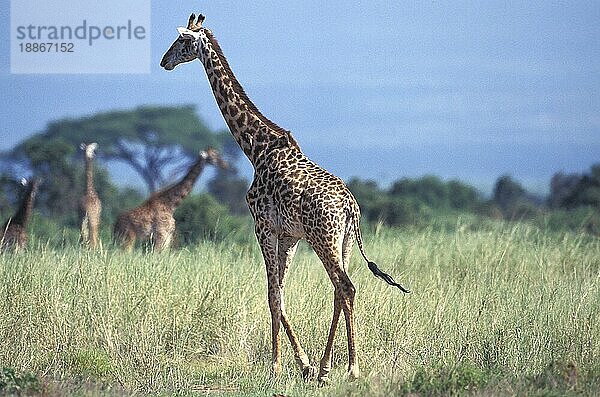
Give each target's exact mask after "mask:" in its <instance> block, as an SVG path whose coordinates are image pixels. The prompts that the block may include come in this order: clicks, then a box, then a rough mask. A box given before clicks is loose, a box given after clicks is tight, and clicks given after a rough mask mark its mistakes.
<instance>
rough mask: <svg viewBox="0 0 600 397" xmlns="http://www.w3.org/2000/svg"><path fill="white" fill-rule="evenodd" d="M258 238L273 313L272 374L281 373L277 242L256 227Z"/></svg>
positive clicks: (266, 230)
mask: <svg viewBox="0 0 600 397" xmlns="http://www.w3.org/2000/svg"><path fill="white" fill-rule="evenodd" d="M255 232H256V237H257V239H258V243H259V244H260V249H261V252H262V255H263V259H264V261H265V268H266V272H267V295H268V296H267V298H268V301H269V310H270V312H271V343H272V346H271V351H272V360H271V364H272V373H273V375H279V374H280V373H281V338H280V335H279V329H280V326H281V288H280V285H279V266H278V263H277V245H276V244H277V240H276V238H275V236H274V235H273V234H272V233H271V231H270V230H268V229H267V228H261V227H260V226H259V225H258V224H257V225H256V227H255Z"/></svg>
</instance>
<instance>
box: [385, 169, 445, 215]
mask: <svg viewBox="0 0 600 397" xmlns="http://www.w3.org/2000/svg"><path fill="white" fill-rule="evenodd" d="M389 193H390V194H391V195H392V196H397V197H400V196H403V197H414V198H416V199H417V200H418V201H421V202H422V203H424V204H426V205H428V206H429V207H431V208H447V207H448V206H449V198H448V186H447V185H446V184H445V183H444V182H443V181H442V180H441V179H440V178H438V177H437V176H433V175H425V176H423V177H422V178H419V179H411V178H402V179H400V180H399V181H396V182H394V184H392V186H391V187H390V190H389Z"/></svg>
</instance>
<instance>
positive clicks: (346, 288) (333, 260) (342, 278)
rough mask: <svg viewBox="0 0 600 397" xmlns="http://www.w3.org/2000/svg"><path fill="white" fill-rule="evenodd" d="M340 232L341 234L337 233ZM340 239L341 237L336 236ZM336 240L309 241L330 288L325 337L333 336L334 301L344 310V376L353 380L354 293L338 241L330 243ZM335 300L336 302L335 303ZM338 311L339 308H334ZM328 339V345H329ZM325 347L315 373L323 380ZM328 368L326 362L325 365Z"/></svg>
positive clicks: (327, 351) (327, 353)
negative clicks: (331, 313) (330, 313)
mask: <svg viewBox="0 0 600 397" xmlns="http://www.w3.org/2000/svg"><path fill="white" fill-rule="evenodd" d="M340 234H341V233H340ZM340 238H341V237H340ZM334 241H338V239H336V238H329V239H328V238H326V236H322V237H321V239H320V240H319V242H318V243H315V244H313V243H311V245H312V247H313V249H314V250H315V252H316V254H317V256H318V257H319V258H320V259H321V262H323V265H324V266H325V270H326V271H327V274H328V276H329V278H330V280H331V282H332V284H333V287H334V290H335V292H334V294H335V295H334V317H333V318H332V322H331V327H330V332H329V338H330V339H332V341H331V343H333V337H334V336H335V328H336V326H337V321H338V319H339V314H337V315H336V304H339V305H340V307H341V311H342V312H343V313H344V319H345V321H346V338H347V340H348V376H349V378H350V379H356V378H358V376H359V375H360V369H359V366H358V359H357V355H356V342H355V340H356V327H355V325H354V295H355V288H354V285H353V284H352V281H351V280H350V277H348V274H347V273H346V271H345V269H344V263H343V260H342V255H341V254H342V253H341V252H339V251H341V250H340V247H341V245H342V244H339V245H338V244H332V243H331V242H334ZM336 300H339V302H336ZM337 310H338V311H339V309H337ZM329 338H328V345H329ZM328 345H327V346H326V349H325V353H324V354H323V359H322V360H321V368H320V370H319V374H320V375H321V374H322V375H323V376H320V377H321V378H323V379H326V374H327V373H328V372H329V369H330V368H328V365H327V364H329V362H330V357H328V356H330V355H331V351H330V350H331V349H332V348H333V345H332V347H331V348H328ZM329 367H330V365H329Z"/></svg>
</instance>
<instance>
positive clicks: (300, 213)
mask: <svg viewBox="0 0 600 397" xmlns="http://www.w3.org/2000/svg"><path fill="white" fill-rule="evenodd" d="M194 19H195V15H194V14H192V15H191V16H190V18H189V20H188V25H187V28H177V31H178V32H179V37H178V38H177V39H176V40H175V42H174V43H173V44H172V45H171V47H170V48H169V50H168V51H167V52H166V53H165V55H164V56H163V58H162V61H161V63H160V65H161V66H162V67H164V68H165V69H166V70H172V69H173V68H175V66H177V65H178V64H180V63H184V62H190V61H192V60H194V59H199V60H200V62H202V64H203V65H204V68H205V70H206V75H207V77H208V81H209V83H210V85H211V87H212V91H213V94H214V96H215V99H216V101H217V105H218V106H219V109H220V110H221V113H222V114H223V118H224V119H225V122H226V123H227V125H228V127H229V129H230V131H231V133H232V135H233V137H234V139H235V140H236V141H237V143H238V144H239V146H240V147H241V149H242V151H243V152H244V154H245V155H246V156H247V157H248V159H249V160H250V162H251V163H252V165H253V167H254V180H253V182H252V185H251V186H250V190H249V191H248V194H247V196H246V201H247V202H248V206H249V207H250V212H251V213H252V216H253V218H254V224H255V233H256V237H257V240H258V243H259V245H260V248H261V251H262V255H263V258H264V262H265V266H266V273H267V282H268V301H269V308H270V311H271V334H272V335H271V336H272V352H273V355H272V369H273V373H274V374H278V373H279V372H280V371H281V351H280V337H279V330H280V325H281V324H283V327H284V329H285V332H286V333H287V336H288V338H289V340H290V343H291V345H292V348H293V350H294V356H295V359H296V362H297V363H298V365H299V366H300V369H301V371H302V375H303V376H304V377H312V376H313V374H314V373H315V371H316V369H315V368H314V367H313V366H311V365H310V362H309V359H308V357H307V355H306V353H305V352H304V350H303V349H302V347H301V346H300V343H299V342H298V338H297V336H296V333H295V332H294V330H293V328H292V326H291V324H290V322H289V320H288V317H287V315H286V312H285V309H284V304H283V287H284V281H285V272H286V270H287V269H288V266H289V265H290V262H291V261H292V258H293V256H294V254H295V252H296V247H297V245H298V241H299V240H300V239H301V238H305V239H306V240H307V241H308V243H309V244H310V245H311V246H312V248H313V249H314V251H315V252H316V254H317V255H318V257H319V258H320V259H321V261H322V262H323V265H324V266H325V270H326V271H327V274H328V276H329V278H330V279H331V282H332V283H333V287H334V299H333V319H332V321H331V327H330V329H329V336H328V339H327V344H326V347H325V352H324V353H323V357H322V359H321V362H320V369H319V374H318V380H319V382H325V381H326V380H327V377H328V374H329V372H330V370H331V358H332V348H333V341H334V336H335V332H336V328H337V323H338V319H339V316H340V313H341V312H343V313H344V317H345V320H346V335H347V339H348V361H349V362H348V375H349V377H350V379H354V378H356V377H358V376H359V373H360V371H359V366H358V361H357V357H356V348H355V337H356V329H355V326H354V310H353V308H354V295H355V288H354V286H353V285H352V282H351V281H350V278H349V277H348V264H349V260H350V253H351V250H352V246H353V244H354V240H355V239H356V240H357V242H358V248H359V250H360V253H361V255H362V256H363V258H364V259H365V260H366V261H367V263H368V266H369V269H370V270H371V271H372V272H373V274H374V275H375V276H378V277H380V278H382V279H383V280H385V281H386V282H387V283H388V284H390V285H393V286H396V287H398V288H400V289H401V290H402V291H404V292H408V291H407V290H406V289H404V288H403V287H402V286H401V285H400V284H397V283H396V282H395V281H394V280H393V279H392V278H391V277H390V276H389V275H387V274H386V273H384V272H382V271H381V270H379V268H378V267H377V265H376V264H375V263H373V262H371V261H369V260H368V259H367V257H366V255H365V252H364V249H363V242H362V238H361V234H360V229H359V221H360V210H359V208H358V204H357V203H356V200H355V199H354V197H353V196H352V194H351V193H350V191H349V190H348V188H347V187H346V186H345V185H344V183H343V182H342V180H341V179H339V178H337V177H336V176H334V175H332V174H330V173H329V172H327V171H325V170H324V169H323V168H321V167H319V166H318V165H317V164H315V163H314V162H312V161H311V160H309V159H308V158H307V157H306V156H305V155H304V153H302V150H301V149H300V147H299V146H298V143H297V142H296V140H295V139H294V137H293V136H292V134H291V133H290V132H289V131H286V130H284V129H283V128H281V127H279V126H277V125H276V124H275V123H273V122H272V121H271V120H269V119H268V118H266V117H265V116H264V115H263V114H262V113H261V112H260V111H259V110H258V109H257V108H256V106H255V105H254V104H253V103H252V101H250V99H249V98H248V96H247V95H246V93H245V92H244V90H243V88H242V86H241V85H240V83H239V82H238V80H237V79H236V77H235V76H234V74H233V72H232V71H231V68H230V67H229V64H228V63H227V60H226V59H225V56H224V55H223V52H222V50H221V47H220V46H219V44H218V43H217V40H216V39H215V37H214V36H213V34H212V32H211V31H210V30H208V29H206V28H204V27H202V23H203V22H204V16H202V15H200V16H199V17H198V20H197V21H196V22H194Z"/></svg>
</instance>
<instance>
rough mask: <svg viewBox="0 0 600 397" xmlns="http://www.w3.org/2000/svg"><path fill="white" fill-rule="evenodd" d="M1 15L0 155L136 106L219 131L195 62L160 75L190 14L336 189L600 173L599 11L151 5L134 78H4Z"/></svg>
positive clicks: (341, 4)
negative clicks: (182, 107)
mask: <svg viewBox="0 0 600 397" xmlns="http://www.w3.org/2000/svg"><path fill="white" fill-rule="evenodd" d="M1 3H2V5H1V7H0V10H1V11H0V23H1V25H2V28H1V29H0V51H1V52H2V54H4V56H3V57H2V61H1V62H0V101H1V102H2V104H3V105H2V108H1V110H0V137H1V140H0V150H4V149H7V148H10V147H11V146H12V145H14V144H15V143H17V142H18V141H19V140H21V139H22V138H24V137H26V136H28V135H31V134H33V133H36V132H39V131H41V130H43V128H44V127H45V125H46V123H47V122H48V121H50V120H53V119H57V118H62V117H78V116H82V115H88V114H91V113H94V112H98V111H106V110H111V109H115V108H129V107H134V106H138V105H142V104H165V105H173V104H184V103H193V104H196V105H197V107H198V111H199V114H200V116H201V117H202V118H204V119H205V120H206V121H207V122H208V123H209V125H210V126H212V127H213V128H215V129H221V128H225V125H224V122H223V121H222V118H221V116H220V114H219V112H218V108H217V106H216V105H215V103H214V99H213V97H212V94H211V91H210V88H209V86H208V82H207V81H206V77H205V75H204V71H203V69H202V67H201V65H200V63H199V62H195V63H193V64H189V65H181V66H180V67H178V68H177V69H175V70H174V71H172V72H166V71H164V70H162V69H161V68H160V67H159V66H158V64H159V62H160V58H161V56H162V54H163V53H164V51H165V50H166V49H167V48H168V46H169V45H170V43H171V42H172V41H173V39H174V38H175V35H176V30H175V28H176V27H177V26H180V25H184V24H185V22H186V21H187V16H188V15H189V13H191V12H196V13H198V12H201V13H203V14H204V15H205V16H206V21H205V25H206V26H207V27H209V28H210V29H211V30H212V31H213V33H214V34H215V36H216V37H217V38H218V39H219V42H220V43H221V46H222V48H223V50H224V52H225V55H226V56H227V58H228V60H229V63H230V65H231V66H232V68H233V70H234V72H235V73H236V75H237V77H238V79H239V80H240V82H241V83H242V85H243V86H244V87H245V89H246V91H247V93H248V94H249V96H250V97H251V98H252V100H253V101H254V102H255V103H256V105H257V106H258V107H259V109H261V110H262V112H263V113H264V114H265V115H267V117H269V118H271V119H272V120H273V121H275V122H276V123H278V124H279V125H281V126H283V127H285V128H288V129H290V130H292V132H293V133H294V134H295V136H296V137H297V139H298V141H299V142H300V144H301V146H302V147H303V148H304V151H305V152H306V153H307V154H308V155H309V156H310V157H311V158H313V159H314V160H316V161H317V162H319V163H320V164H321V165H323V166H324V167H325V168H327V169H329V170H331V171H333V172H334V173H337V174H338V175H340V176H341V177H343V178H345V179H347V178H349V177H351V176H360V177H364V178H372V179H376V180H380V181H382V182H384V183H385V182H389V181H391V180H394V179H397V178H400V177H403V176H419V175H423V174H436V175H440V176H442V177H444V178H460V179H464V180H466V181H468V182H471V183H473V184H475V185H477V186H480V187H482V188H484V189H485V188H489V186H491V184H492V183H493V181H494V180H495V178H496V177H498V176H499V175H501V174H505V173H508V174H511V175H513V176H514V177H515V178H516V179H518V180H521V181H522V182H523V183H525V184H526V185H528V186H529V187H531V188H533V189H536V190H543V189H544V188H546V187H547V183H548V180H549V178H550V177H551V175H552V174H553V173H554V172H556V171H564V172H584V171H586V170H587V169H588V168H589V166H590V165H591V164H593V163H594V162H600V23H598V21H600V2H597V1H592V2H586V1H577V2H570V3H565V2H550V1H545V2H539V4H537V2H494V1H489V2H437V1H419V2H414V3H413V2H388V1H369V2H361V1H329V2H322V1H319V2H317V1H313V0H305V1H291V2H280V1H258V2H239V1H220V2H193V4H196V5H194V6H190V4H192V2H189V1H186V2H184V1H168V2H167V1H164V2H158V1H153V2H152V13H151V17H152V22H151V32H150V39H151V47H152V54H151V59H152V66H151V73H150V74H141V75H124V74H123V75H121V74H110V75H74V74H71V75H46V74H41V75H14V74H10V68H9V65H10V62H9V43H10V38H9V33H10V31H9V27H10V17H9V14H8V10H9V9H10V7H9V4H10V3H9V2H8V1H6V0H1ZM33 3H35V1H34V2H33ZM76 3H77V2H74V4H76ZM109 3H110V2H109ZM109 3H107V4H109ZM33 6H34V5H33ZM244 170H245V172H247V173H249V172H250V168H249V167H245V168H244Z"/></svg>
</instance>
